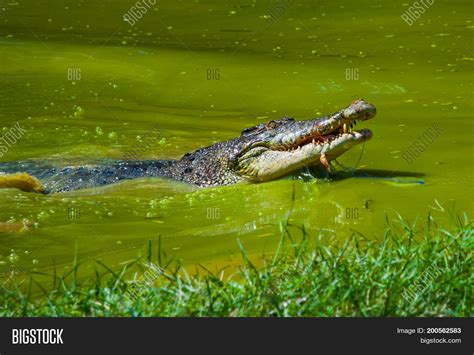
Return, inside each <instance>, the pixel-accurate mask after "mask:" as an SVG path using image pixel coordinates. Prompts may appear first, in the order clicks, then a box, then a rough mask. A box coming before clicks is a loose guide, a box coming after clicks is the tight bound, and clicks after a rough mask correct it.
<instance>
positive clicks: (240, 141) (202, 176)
mask: <svg viewBox="0 0 474 355" xmlns="http://www.w3.org/2000/svg"><path fill="white" fill-rule="evenodd" d="M375 113H376V109H375V107H374V106H373V105H371V104H370V103H368V102H366V101H364V100H356V101H354V102H353V103H352V104H351V105H349V106H348V107H346V108H345V109H342V110H340V111H338V112H336V113H334V114H332V115H330V116H326V117H322V118H316V119H312V120H306V121H295V120H294V119H292V118H289V117H284V118H282V119H280V120H276V121H270V122H268V123H266V124H260V125H257V126H255V127H252V128H248V129H245V130H244V131H242V133H241V135H240V136H239V137H237V138H234V139H231V140H228V141H225V142H219V143H216V144H213V145H211V146H208V147H205V148H202V149H199V150H197V151H195V152H193V153H187V154H185V155H184V156H183V157H182V158H181V159H180V160H164V161H163V160H159V161H158V160H148V161H115V162H113V163H112V164H109V165H106V166H91V167H87V166H83V167H68V168H61V169H56V168H48V169H45V168H44V167H43V168H42V167H38V166H35V165H34V164H32V163H14V164H13V165H12V164H5V165H3V166H1V165H0V172H3V173H15V172H27V173H29V174H30V175H32V176H35V177H36V178H38V179H39V180H40V181H41V182H42V184H43V186H44V187H43V189H40V190H38V189H36V191H39V192H62V191H70V190H76V189H82V188H88V187H95V186H102V185H107V184H112V183H115V182H118V181H121V180H124V179H135V178H142V177H167V178H171V179H174V180H178V181H184V182H187V183H190V184H193V185H196V186H201V187H207V186H221V185H229V184H235V183H238V182H251V183H257V182H264V181H270V180H275V179H278V178H280V177H282V176H285V175H287V174H290V173H292V172H295V171H297V170H299V169H301V168H303V167H305V166H309V165H315V164H320V165H323V166H324V167H326V169H327V170H328V171H330V165H329V162H330V161H331V160H333V159H335V158H337V157H338V156H340V155H341V154H343V153H344V152H346V151H347V150H349V149H351V148H352V147H353V146H355V145H357V144H359V143H361V142H364V141H366V140H368V139H370V138H371V137H372V132H371V131H369V130H367V129H363V130H360V131H352V129H351V128H352V125H353V124H355V123H356V121H364V120H368V119H370V118H372V117H373V116H374V115H375ZM0 181H1V179H0Z"/></svg>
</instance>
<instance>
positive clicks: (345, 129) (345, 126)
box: [342, 123, 347, 133]
mask: <svg viewBox="0 0 474 355" xmlns="http://www.w3.org/2000/svg"><path fill="white" fill-rule="evenodd" d="M342 131H343V132H344V133H347V125H346V124H345V123H344V124H343V125H342Z"/></svg>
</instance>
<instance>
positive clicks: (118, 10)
mask: <svg viewBox="0 0 474 355" xmlns="http://www.w3.org/2000/svg"><path fill="white" fill-rule="evenodd" d="M277 3H278V2H277ZM281 3H283V4H284V6H283V5H281V4H280V6H279V7H278V8H279V9H280V10H278V11H276V10H275V9H276V8H275V6H276V5H275V4H276V3H275V2H271V1H255V0H254V1H251V0H248V1H244V2H242V1H225V2H224V1H215V0H213V1H192V2H191V1H160V2H156V5H154V6H151V7H150V8H149V9H148V11H147V12H146V13H145V14H143V15H142V18H141V19H137V21H136V22H135V23H134V24H133V25H132V24H131V22H130V21H129V22H125V21H124V20H123V16H124V14H127V12H128V11H129V10H130V8H131V7H132V6H133V2H130V1H125V0H114V1H111V0H104V1H100V2H96V1H64V0H62V1H58V0H48V1H46V0H37V1H23V0H5V1H0V53H1V54H0V78H1V79H0V80H1V87H2V89H1V90H0V130H1V132H2V133H3V134H6V133H8V132H9V131H10V130H11V129H12V127H15V125H17V124H20V126H21V127H22V128H23V129H24V132H23V133H22V134H21V137H20V138H18V139H17V142H16V143H15V144H13V145H12V146H11V147H9V148H8V150H7V151H6V152H3V153H2V157H1V158H0V161H1V162H10V161H18V160H34V161H38V162H40V163H43V162H44V161H48V162H51V164H55V165H58V166H61V165H80V164H88V163H91V162H94V161H96V160H97V159H101V158H111V159H122V158H123V157H124V156H126V155H127V154H128V153H129V152H130V151H131V150H133V149H136V148H137V147H138V148H139V147H141V149H140V150H139V151H140V153H139V156H138V158H140V159H170V158H171V159H173V158H179V157H180V156H182V155H183V154H184V153H186V152H190V151H193V150H195V149H197V148H199V147H203V146H206V145H210V144H212V143H214V142H217V141H222V140H226V139H230V138H233V137H235V136H237V135H239V134H240V132H241V131H242V129H244V128H246V127H250V126H252V125H255V124H257V123H261V122H264V121H268V120H270V119H277V118H280V117H282V116H285V115H287V116H291V117H294V118H296V119H307V118H313V117H316V116H320V115H323V114H329V113H332V112H334V111H336V110H338V109H340V108H342V107H344V106H346V105H348V104H349V103H350V102H351V101H352V100H354V99H356V98H364V99H365V100H367V101H369V102H371V103H373V104H374V105H375V106H376V107H377V110H378V112H377V116H376V117H375V118H374V119H373V120H371V121H367V122H364V123H363V124H361V123H359V126H358V127H357V128H359V127H361V125H364V126H365V127H367V128H370V129H371V130H372V131H373V132H374V136H373V138H372V140H370V141H369V142H367V143H366V144H365V145H364V146H358V147H356V148H355V149H353V150H352V151H350V152H348V153H347V154H345V155H344V156H343V157H341V158H340V159H339V162H340V163H341V164H342V165H343V166H345V167H346V168H347V171H348V173H347V174H345V177H344V178H340V179H330V180H316V179H289V178H287V179H281V180H279V181H273V182H269V183H264V184H255V185H235V186H228V187H220V188H209V189H198V188H195V187H192V186H189V185H186V184H183V183H177V182H173V181H169V180H165V179H142V180H134V181H127V182H124V183H120V184H116V185H110V186H107V187H103V188H98V189H93V190H92V189H89V190H80V191H75V192H69V193H63V194H52V195H42V194H37V193H28V192H21V191H19V190H15V189H0V268H1V269H2V270H1V271H2V273H3V275H4V276H5V275H6V276H5V277H10V276H8V275H10V273H9V270H10V268H11V266H12V265H16V266H18V267H21V268H22V269H24V270H31V271H33V270H34V271H38V272H44V273H52V272H53V270H54V269H56V270H57V272H62V270H67V269H68V268H70V267H71V265H72V263H73V259H74V258H76V261H80V262H85V261H87V260H89V261H95V260H100V261H101V262H103V263H104V264H107V265H109V266H110V267H111V268H119V267H120V266H121V265H123V264H124V263H126V262H127V261H129V260H131V259H133V258H134V257H136V256H137V254H140V253H142V254H146V253H148V252H150V250H151V252H152V253H153V255H154V257H155V256H156V253H157V250H158V247H159V245H158V244H161V245H160V247H161V248H162V250H164V251H165V252H166V254H167V257H174V258H175V259H177V260H181V261H182V263H183V264H184V265H189V266H193V265H196V264H202V265H206V266H207V267H208V268H210V269H217V268H221V267H222V266H225V265H235V264H238V263H239V262H240V260H241V256H240V251H239V247H238V243H237V239H240V241H241V242H242V244H243V245H245V248H246V250H247V252H248V253H249V254H251V255H261V254H263V253H272V252H273V251H274V248H275V246H276V245H277V243H278V240H279V237H278V236H279V234H280V231H279V230H280V225H279V222H280V221H281V220H284V219H286V218H290V222H291V224H292V225H296V226H303V225H304V228H305V230H306V231H307V232H308V235H315V234H317V233H318V234H321V233H322V234H323V235H325V236H327V243H336V242H337V241H338V240H339V241H344V240H345V239H346V238H347V237H348V236H349V235H350V233H351V232H352V231H353V230H356V231H359V232H361V233H363V234H364V236H365V237H366V238H378V237H377V236H380V233H381V232H382V231H383V230H384V229H385V223H386V222H385V221H386V218H385V215H386V214H388V216H394V215H395V214H396V213H400V214H402V215H403V216H404V217H405V218H408V219H409V220H414V219H415V218H417V217H419V218H422V219H425V218H426V215H427V213H428V212H429V211H432V212H433V213H436V210H437V209H440V206H439V205H438V203H439V204H441V205H449V206H451V205H453V204H454V205H455V206H456V208H458V209H460V210H463V211H467V212H472V209H473V203H472V198H473V184H472V182H473V164H472V163H473V145H472V142H473V140H472V136H473V126H472V109H473V100H472V69H473V60H474V57H473V52H472V30H473V26H474V24H473V22H472V4H471V3H470V2H468V1H450V2H448V1H436V2H435V3H433V5H431V6H430V7H429V8H427V9H426V11H425V13H424V14H422V15H421V16H420V17H419V18H418V19H417V20H416V21H414V22H413V23H412V24H411V25H409V24H408V23H407V22H405V21H404V20H403V19H402V18H401V16H402V15H403V14H404V13H405V11H407V10H408V8H409V6H410V4H408V3H407V2H406V1H390V2H386V1H366V0H362V1H357V2H348V1H344V2H342V1H294V2H293V1H286V2H285V1H283V2H281ZM282 9H283V10H282ZM275 11H276V12H275ZM157 127H158V128H157ZM158 129H159V131H158ZM150 132H154V133H155V135H154V137H155V138H154V140H153V142H152V143H151V144H150V143H149V140H145V138H144V137H147V135H150ZM157 132H158V133H157ZM427 132H429V134H430V138H429V139H427V138H426V137H427V134H428V133H427ZM423 137H424V138H423ZM420 147H421V148H420ZM409 152H411V154H410V153H409ZM339 169H342V168H339ZM293 197H294V198H293ZM159 241H160V243H159ZM323 242H324V239H323ZM93 265H94V263H90V266H89V267H86V268H83V276H84V277H86V278H87V277H88V273H91V274H92V273H93V272H94V267H93ZM45 282H46V281H45ZM48 282H49V281H48Z"/></svg>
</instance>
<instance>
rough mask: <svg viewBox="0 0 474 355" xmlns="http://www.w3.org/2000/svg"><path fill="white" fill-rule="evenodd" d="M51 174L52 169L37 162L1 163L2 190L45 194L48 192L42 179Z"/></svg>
mask: <svg viewBox="0 0 474 355" xmlns="http://www.w3.org/2000/svg"><path fill="white" fill-rule="evenodd" d="M50 172H51V168H50V167H46V166H43V165H42V164H37V163H35V162H7V163H0V188H17V189H20V190H22V191H27V192H41V193H44V192H46V190H45V187H44V186H43V184H42V183H41V181H40V179H41V177H43V176H45V175H47V174H48V173H50Z"/></svg>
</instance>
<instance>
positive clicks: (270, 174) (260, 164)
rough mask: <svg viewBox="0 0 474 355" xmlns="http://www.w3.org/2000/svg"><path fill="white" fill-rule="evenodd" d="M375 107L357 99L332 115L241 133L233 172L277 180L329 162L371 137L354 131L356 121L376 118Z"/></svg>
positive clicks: (364, 131)
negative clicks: (307, 167) (240, 142)
mask: <svg viewBox="0 0 474 355" xmlns="http://www.w3.org/2000/svg"><path fill="white" fill-rule="evenodd" d="M375 113H376V109H375V107H374V106H373V105H372V104H370V103H368V102H366V101H364V100H356V101H354V102H353V103H352V104H351V105H349V106H348V107H346V108H345V109H343V110H340V111H338V112H336V113H335V114H333V115H330V116H327V117H322V118H318V119H313V120H307V121H295V120H294V119H292V118H288V117H285V118H283V119H280V120H277V121H270V122H268V123H267V124H260V125H258V126H255V127H252V128H248V129H246V130H244V131H243V132H242V135H241V137H240V138H241V139H242V140H243V141H245V144H243V145H240V146H239V149H236V150H235V151H234V156H233V157H232V164H231V166H230V167H231V169H232V170H233V171H234V174H236V175H239V176H240V177H241V178H243V179H245V180H250V181H252V182H263V181H269V180H274V179H277V178H279V177H281V176H284V175H287V174H289V173H292V172H295V171H297V170H299V169H301V168H302V167H305V166H309V165H315V164H321V165H323V166H324V167H326V169H327V170H328V171H330V165H329V161H331V160H333V159H335V158H337V157H338V156H340V155H341V154H343V153H344V152H346V151H347V150H349V149H351V148H352V147H354V146H355V145H357V144H360V143H362V142H364V141H366V140H368V139H370V138H371V137H372V132H371V131H370V130H368V129H362V130H359V131H356V130H353V129H352V128H353V126H354V125H355V124H356V123H357V121H365V120H368V119H370V118H372V117H374V115H375Z"/></svg>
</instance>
